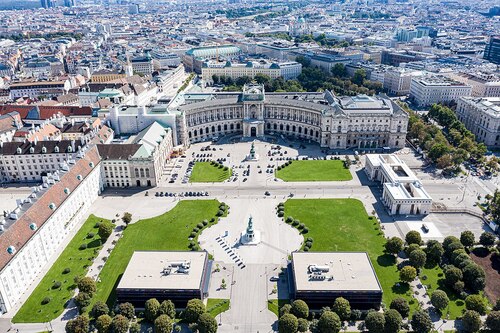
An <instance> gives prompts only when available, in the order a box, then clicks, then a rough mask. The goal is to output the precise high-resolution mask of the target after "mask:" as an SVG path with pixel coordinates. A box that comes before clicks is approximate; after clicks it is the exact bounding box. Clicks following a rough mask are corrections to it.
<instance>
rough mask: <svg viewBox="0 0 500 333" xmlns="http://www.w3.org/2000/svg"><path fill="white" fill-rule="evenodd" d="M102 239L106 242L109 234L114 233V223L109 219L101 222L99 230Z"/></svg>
mask: <svg viewBox="0 0 500 333" xmlns="http://www.w3.org/2000/svg"><path fill="white" fill-rule="evenodd" d="M97 233H98V234H99V237H101V240H102V241H103V242H105V241H106V240H107V239H108V238H109V236H111V234H112V233H113V224H112V223H111V222H109V221H103V222H102V223H101V224H99V230H98V231H97Z"/></svg>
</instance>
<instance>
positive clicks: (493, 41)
mask: <svg viewBox="0 0 500 333" xmlns="http://www.w3.org/2000/svg"><path fill="white" fill-rule="evenodd" d="M484 59H486V60H489V61H491V62H492V63H494V64H497V65H498V64H500V36H491V38H490V41H489V43H488V44H487V45H486V47H485V49H484Z"/></svg>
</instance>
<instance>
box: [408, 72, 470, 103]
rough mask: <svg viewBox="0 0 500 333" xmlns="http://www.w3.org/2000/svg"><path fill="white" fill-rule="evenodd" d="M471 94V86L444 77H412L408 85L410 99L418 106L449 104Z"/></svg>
mask: <svg viewBox="0 0 500 333" xmlns="http://www.w3.org/2000/svg"><path fill="white" fill-rule="evenodd" d="M471 93H472V87H471V86H469V85H465V84H463V83H460V82H457V81H453V80H450V79H445V78H444V77H436V76H432V77H431V76H425V77H413V78H412V80H411V84H410V98H412V99H413V100H414V101H415V103H416V104H417V105H419V106H429V105H432V104H436V103H449V102H453V101H457V100H458V99H459V98H460V97H462V96H470V95H471Z"/></svg>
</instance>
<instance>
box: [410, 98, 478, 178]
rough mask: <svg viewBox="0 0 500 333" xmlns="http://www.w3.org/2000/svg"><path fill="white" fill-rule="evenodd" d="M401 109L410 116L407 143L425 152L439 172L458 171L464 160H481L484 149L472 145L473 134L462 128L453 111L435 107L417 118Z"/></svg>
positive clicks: (475, 144)
mask: <svg viewBox="0 0 500 333" xmlns="http://www.w3.org/2000/svg"><path fill="white" fill-rule="evenodd" d="M402 106H403V108H405V109H406V110H407V111H409V113H410V119H409V124H408V125H409V130H408V139H409V140H411V141H412V143H413V144H414V145H416V146H418V147H420V148H421V149H422V150H423V151H426V152H427V154H428V157H429V158H430V159H431V161H432V162H434V163H436V165H437V167H438V168H440V169H445V170H449V171H458V170H459V166H460V164H462V163H463V162H465V161H467V160H470V159H472V160H473V161H478V160H482V158H483V156H484V154H485V153H486V151H487V148H486V146H485V145H484V144H483V143H477V142H476V141H475V136H474V134H472V132H470V131H469V130H467V129H466V128H465V126H464V124H463V123H462V122H461V121H460V120H458V118H457V116H456V114H455V112H454V111H453V110H452V109H450V108H448V107H446V106H443V105H438V104H434V105H433V106H432V107H431V108H430V110H429V113H428V115H427V116H423V117H419V116H417V115H416V114H415V113H414V112H412V111H411V110H410V109H409V108H408V106H407V105H405V104H402ZM429 119H432V120H434V121H435V122H436V123H437V124H439V126H437V125H435V124H433V123H431V122H430V121H429Z"/></svg>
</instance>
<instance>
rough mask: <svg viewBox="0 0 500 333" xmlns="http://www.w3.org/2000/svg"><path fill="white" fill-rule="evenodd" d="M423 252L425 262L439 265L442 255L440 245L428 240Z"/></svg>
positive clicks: (442, 251)
mask: <svg viewBox="0 0 500 333" xmlns="http://www.w3.org/2000/svg"><path fill="white" fill-rule="evenodd" d="M424 251H425V254H426V255H427V260H429V261H430V262H434V263H437V264H439V263H441V258H442V257H443V254H444V249H443V246H442V245H441V243H439V242H438V241H436V240H429V241H428V242H427V247H426V248H425V250H424Z"/></svg>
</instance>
